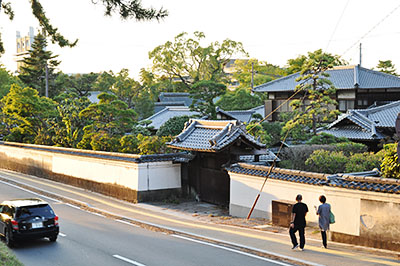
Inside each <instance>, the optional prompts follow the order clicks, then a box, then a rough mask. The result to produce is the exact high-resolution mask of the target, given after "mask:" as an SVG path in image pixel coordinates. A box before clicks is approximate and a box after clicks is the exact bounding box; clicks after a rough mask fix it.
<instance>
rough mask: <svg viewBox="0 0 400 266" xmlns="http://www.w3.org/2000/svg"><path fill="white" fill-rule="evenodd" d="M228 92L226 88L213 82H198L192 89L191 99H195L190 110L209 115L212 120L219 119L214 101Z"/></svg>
mask: <svg viewBox="0 0 400 266" xmlns="http://www.w3.org/2000/svg"><path fill="white" fill-rule="evenodd" d="M225 92H226V86H225V85H224V84H221V83H217V82H214V81H211V80H202V81H198V82H196V83H195V84H194V85H193V86H192V87H191V88H190V97H191V98H193V101H192V104H191V105H190V110H192V111H197V112H200V113H201V114H202V115H207V116H209V117H210V118H211V119H216V118H217V113H216V110H215V107H216V106H215V104H214V99H215V98H217V97H219V96H221V95H223V94H224V93H225Z"/></svg>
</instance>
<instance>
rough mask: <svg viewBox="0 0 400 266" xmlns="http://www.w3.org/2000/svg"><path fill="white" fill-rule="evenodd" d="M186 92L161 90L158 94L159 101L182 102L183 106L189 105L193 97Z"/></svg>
mask: <svg viewBox="0 0 400 266" xmlns="http://www.w3.org/2000/svg"><path fill="white" fill-rule="evenodd" d="M189 95H190V94H189V93H187V92H162V93H160V95H159V96H158V101H159V102H183V103H184V104H185V106H190V105H191V104H192V101H193V99H192V98H190V97H189Z"/></svg>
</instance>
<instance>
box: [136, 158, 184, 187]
mask: <svg viewBox="0 0 400 266" xmlns="http://www.w3.org/2000/svg"><path fill="white" fill-rule="evenodd" d="M138 172H139V176H140V178H139V182H138V191H146V190H158V189H170V188H180V187H181V165H180V164H173V163H172V162H171V161H168V162H152V163H142V164H139V171H138Z"/></svg>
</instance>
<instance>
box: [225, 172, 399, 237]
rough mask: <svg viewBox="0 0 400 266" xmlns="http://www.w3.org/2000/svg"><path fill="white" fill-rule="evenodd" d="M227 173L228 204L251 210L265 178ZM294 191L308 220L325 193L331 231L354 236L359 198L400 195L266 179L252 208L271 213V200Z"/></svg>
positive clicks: (384, 199)
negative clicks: (228, 183)
mask: <svg viewBox="0 0 400 266" xmlns="http://www.w3.org/2000/svg"><path fill="white" fill-rule="evenodd" d="M229 175H230V178H231V184H230V189H231V190H230V204H231V205H232V204H233V205H236V206H240V207H242V208H245V209H248V210H250V208H251V206H252V205H253V202H254V200H255V199H256V196H257V194H258V193H259V191H260V189H261V186H262V183H263V181H264V178H262V177H257V176H248V175H240V174H236V173H231V172H230V173H229ZM297 194H302V195H303V202H304V203H306V204H307V206H308V209H309V213H308V214H307V221H308V223H310V222H313V223H317V222H318V216H317V215H316V214H315V210H314V205H315V206H318V205H319V204H320V202H319V200H318V198H319V196H320V195H325V196H326V198H327V202H328V203H329V204H331V207H332V211H333V213H334V214H335V218H336V223H335V224H332V225H331V231H333V232H338V233H344V234H349V235H354V236H359V235H360V215H361V214H360V212H361V199H370V200H376V201H382V202H393V203H400V195H393V194H387V193H379V192H369V191H359V190H353V189H345V188H336V187H327V186H314V185H306V184H300V183H294V182H286V181H280V180H274V179H268V180H267V182H266V185H265V187H264V189H263V191H262V193H261V195H260V198H259V200H258V202H257V205H256V207H255V210H258V211H262V212H267V213H269V214H270V215H271V213H272V202H271V201H272V200H290V201H295V197H296V195H297ZM232 210H233V211H235V208H232ZM230 211H231V210H230ZM230 214H231V215H234V216H240V215H242V216H243V212H241V213H240V212H239V211H238V213H237V214H236V213H233V212H230ZM252 217H254V216H252Z"/></svg>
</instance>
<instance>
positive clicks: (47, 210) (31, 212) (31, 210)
mask: <svg viewBox="0 0 400 266" xmlns="http://www.w3.org/2000/svg"><path fill="white" fill-rule="evenodd" d="M36 215H38V216H44V217H48V216H54V212H53V210H52V209H51V207H50V206H49V205H48V204H41V205H36V206H26V207H19V208H18V210H17V213H16V217H17V218H23V217H29V216H36Z"/></svg>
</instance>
